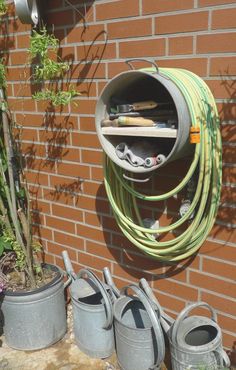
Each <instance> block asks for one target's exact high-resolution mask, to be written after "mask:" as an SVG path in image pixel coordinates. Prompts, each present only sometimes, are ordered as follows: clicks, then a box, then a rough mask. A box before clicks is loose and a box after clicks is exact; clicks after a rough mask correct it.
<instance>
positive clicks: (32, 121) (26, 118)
mask: <svg viewBox="0 0 236 370" xmlns="http://www.w3.org/2000/svg"><path fill="white" fill-rule="evenodd" d="M16 120H17V122H18V123H19V124H21V125H22V126H24V127H44V120H43V117H42V116H41V115H36V114H29V113H28V114H16Z"/></svg>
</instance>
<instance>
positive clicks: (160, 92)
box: [96, 66, 193, 173]
mask: <svg viewBox="0 0 236 370" xmlns="http://www.w3.org/2000/svg"><path fill="white" fill-rule="evenodd" d="M114 100H115V101H121V102H126V103H127V104H132V102H135V101H136V102H137V101H140V102H142V101H144V100H152V101H156V102H157V103H159V104H165V103H166V102H169V103H170V104H172V107H174V108H172V110H173V109H174V113H173V112H172V115H173V114H174V115H175V116H176V122H175V126H176V130H177V134H176V137H175V138H173V137H171V136H170V137H160V138H158V137H154V136H153V137H150V136H149V137H142V136H141V137H140V138H139V137H137V136H132V135H130V136H129V134H127V136H126V135H125V134H123V136H120V135H113V134H112V135H111V134H106V133H105V134H104V130H103V128H102V127H101V126H102V125H101V122H102V120H103V119H104V118H105V119H106V118H108V117H109V114H110V112H111V111H112V104H113V103H112V102H113V101H114ZM150 114H151V111H150ZM190 126H191V117H190V113H189V108H188V105H187V102H186V100H185V99H184V96H183V94H182V92H181V91H180V89H179V88H178V86H177V85H176V84H175V83H174V82H173V81H172V80H171V79H170V78H168V77H166V76H164V75H163V74H162V73H160V72H159V70H158V67H157V66H155V67H154V68H152V69H151V68H149V69H141V70H130V71H126V72H122V73H120V74H119V75H117V76H115V77H114V78H112V80H111V81H110V82H108V84H107V85H106V86H105V87H104V89H103V91H102V93H101V95H100V97H99V99H98V102H97V106H96V130H97V135H98V138H99V140H100V143H101V146H102V148H103V150H104V151H105V153H106V154H107V156H108V157H110V159H111V160H112V161H113V162H115V163H116V164H117V165H118V166H120V167H122V168H123V169H125V170H128V171H131V172H133V173H147V172H150V171H153V170H156V169H157V168H159V167H161V166H163V165H165V164H167V163H169V162H171V161H173V160H175V159H178V158H181V157H184V156H186V155H188V154H189V153H191V151H192V150H193V146H191V145H190V143H189V131H190ZM129 131H130V130H129ZM134 131H135V129H134ZM116 132H117V131H116ZM144 140H145V143H146V146H148V145H149V144H150V148H151V147H153V146H154V147H155V148H156V150H157V152H158V154H159V156H157V159H158V158H160V160H159V161H158V160H157V161H156V164H154V165H152V166H150V167H148V166H133V165H132V164H130V163H129V162H128V161H126V160H123V159H122V158H121V156H118V155H117V150H116V148H117V147H119V144H120V143H122V145H124V143H126V144H127V145H128V146H131V147H132V146H133V145H134V146H135V145H136V144H137V145H138V144H139V142H143V143H144ZM143 150H145V149H143ZM147 157H148V158H149V154H148V152H147Z"/></svg>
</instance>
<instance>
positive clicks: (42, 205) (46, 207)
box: [31, 199, 51, 214]
mask: <svg viewBox="0 0 236 370" xmlns="http://www.w3.org/2000/svg"><path fill="white" fill-rule="evenodd" d="M31 209H32V210H33V211H36V212H41V213H47V214H49V213H50V210H51V207H50V203H46V202H43V201H41V200H38V199H33V200H31Z"/></svg>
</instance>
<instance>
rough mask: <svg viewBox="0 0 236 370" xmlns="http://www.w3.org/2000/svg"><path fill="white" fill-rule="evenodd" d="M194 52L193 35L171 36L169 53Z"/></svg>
mask: <svg viewBox="0 0 236 370" xmlns="http://www.w3.org/2000/svg"><path fill="white" fill-rule="evenodd" d="M192 52H193V38H192V37H188V36H186V37H171V38H169V54H170V55H176V54H177V55H178V54H191V53H192Z"/></svg>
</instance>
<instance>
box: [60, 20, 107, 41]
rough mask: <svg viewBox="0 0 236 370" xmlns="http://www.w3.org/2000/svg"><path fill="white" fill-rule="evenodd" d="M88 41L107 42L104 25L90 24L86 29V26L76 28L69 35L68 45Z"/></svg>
mask: <svg viewBox="0 0 236 370" xmlns="http://www.w3.org/2000/svg"><path fill="white" fill-rule="evenodd" d="M88 41H93V42H95V41H106V32H105V30H104V24H95V25H91V24H88V26H87V27H86V28H84V26H79V27H75V28H73V29H72V30H71V31H70V33H69V34H68V35H67V44H71V43H80V42H88Z"/></svg>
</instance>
